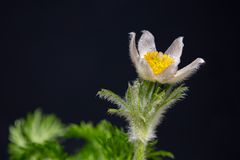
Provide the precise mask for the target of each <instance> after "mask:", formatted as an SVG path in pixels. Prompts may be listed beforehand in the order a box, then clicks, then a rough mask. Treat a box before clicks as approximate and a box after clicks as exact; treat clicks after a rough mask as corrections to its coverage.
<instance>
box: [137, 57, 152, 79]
mask: <svg viewBox="0 0 240 160" xmlns="http://www.w3.org/2000/svg"><path fill="white" fill-rule="evenodd" d="M136 69H137V73H138V76H139V77H140V78H142V79H144V80H149V81H155V77H154V75H153V73H152V70H151V68H150V67H149V65H148V64H147V62H146V61H145V60H140V62H139V63H137V66H136Z"/></svg>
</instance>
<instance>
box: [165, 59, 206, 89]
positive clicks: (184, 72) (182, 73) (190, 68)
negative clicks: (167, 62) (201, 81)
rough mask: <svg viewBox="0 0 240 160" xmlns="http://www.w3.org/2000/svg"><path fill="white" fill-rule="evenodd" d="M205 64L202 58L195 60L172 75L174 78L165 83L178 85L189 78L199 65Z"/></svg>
mask: <svg viewBox="0 0 240 160" xmlns="http://www.w3.org/2000/svg"><path fill="white" fill-rule="evenodd" d="M203 63H205V61H204V60H203V59H202V58H197V59H196V60H194V61H193V62H192V63H190V64H189V65H187V66H186V67H184V68H182V69H180V70H178V71H177V73H176V74H175V75H174V77H172V78H170V79H169V80H167V82H166V83H170V84H171V83H178V82H182V81H183V80H185V79H187V78H188V77H190V76H191V75H192V74H193V73H194V72H196V71H197V69H198V68H199V67H200V65H201V64H203Z"/></svg>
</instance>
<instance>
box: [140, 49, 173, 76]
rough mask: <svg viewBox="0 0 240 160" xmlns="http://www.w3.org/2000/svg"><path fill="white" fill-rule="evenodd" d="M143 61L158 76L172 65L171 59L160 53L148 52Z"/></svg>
mask: <svg viewBox="0 0 240 160" xmlns="http://www.w3.org/2000/svg"><path fill="white" fill-rule="evenodd" d="M144 59H145V60H146V61H147V63H148V64H149V66H150V67H151V69H152V71H153V73H154V74H155V75H158V74H160V73H162V72H163V71H164V70H165V69H167V68H168V67H169V66H170V65H171V64H173V63H174V60H173V58H171V57H170V56H169V55H168V54H163V53H161V52H148V53H146V54H145V55H144Z"/></svg>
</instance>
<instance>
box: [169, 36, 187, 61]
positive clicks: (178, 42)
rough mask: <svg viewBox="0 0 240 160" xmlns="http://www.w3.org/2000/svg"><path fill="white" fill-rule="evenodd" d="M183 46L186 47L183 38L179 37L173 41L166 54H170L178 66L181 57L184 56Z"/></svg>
mask: <svg viewBox="0 0 240 160" xmlns="http://www.w3.org/2000/svg"><path fill="white" fill-rule="evenodd" d="M183 46H184V44H183V37H178V38H177V39H175V40H174V41H173V43H172V44H171V45H170V47H169V48H168V49H167V50H166V52H165V53H166V54H169V55H170V56H171V57H172V58H173V59H174V61H175V64H176V65H178V64H179V63H180V57H181V55H182V49H183Z"/></svg>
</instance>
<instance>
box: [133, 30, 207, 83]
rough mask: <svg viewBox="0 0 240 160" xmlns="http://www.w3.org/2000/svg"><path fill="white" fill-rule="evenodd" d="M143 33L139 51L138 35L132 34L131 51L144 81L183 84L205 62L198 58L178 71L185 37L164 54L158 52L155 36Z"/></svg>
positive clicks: (175, 42)
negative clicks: (136, 37)
mask: <svg viewBox="0 0 240 160" xmlns="http://www.w3.org/2000/svg"><path fill="white" fill-rule="evenodd" d="M142 32H143V34H142V36H141V38H140V40H139V42H138V50H137V47H136V42H135V35H136V34H135V33H134V32H131V33H130V44H129V50H130V57H131V60H132V62H133V64H134V66H135V67H136V70H137V73H138V75H139V77H140V78H142V79H144V80H149V81H157V82H159V83H169V84H172V83H178V82H182V81H183V80H185V79H187V78H188V77H190V76H191V75H192V74H193V73H194V72H195V71H196V70H197V69H198V68H199V66H200V65H201V64H203V63H204V62H205V61H204V60H203V59H202V58H197V59H195V60H194V61H193V62H192V63H190V64H189V65H187V66H186V67H184V68H182V69H180V70H178V64H179V63H180V57H181V55H182V49H183V42H182V41H183V37H179V38H177V39H175V40H174V41H173V43H172V44H171V46H170V47H169V48H168V49H167V50H166V51H165V53H164V54H163V53H162V52H158V51H157V50H156V47H155V42H154V36H153V35H152V34H151V33H150V32H149V31H142Z"/></svg>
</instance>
